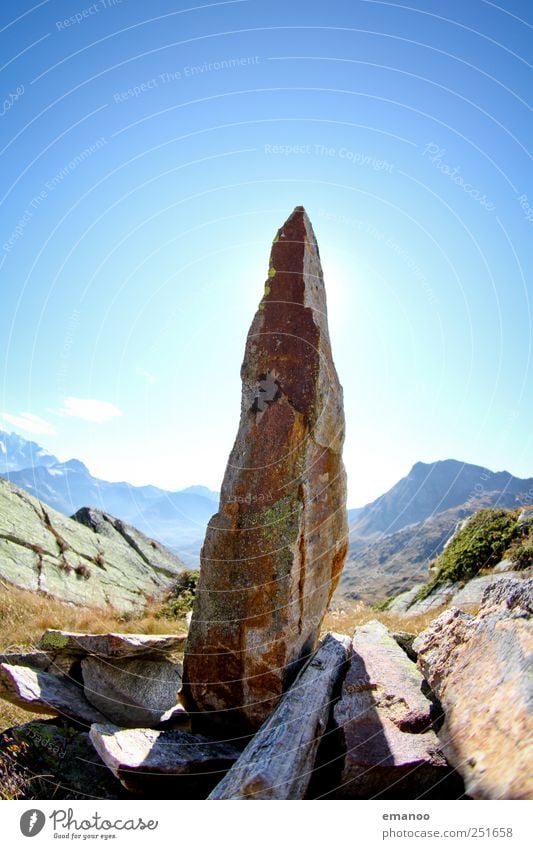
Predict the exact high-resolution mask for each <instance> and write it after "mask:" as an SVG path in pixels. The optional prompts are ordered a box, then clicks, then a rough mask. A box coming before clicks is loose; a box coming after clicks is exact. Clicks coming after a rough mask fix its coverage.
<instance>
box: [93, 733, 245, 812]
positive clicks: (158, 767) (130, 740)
mask: <svg viewBox="0 0 533 849" xmlns="http://www.w3.org/2000/svg"><path fill="white" fill-rule="evenodd" d="M89 736H90V739H91V742H92V744H93V746H94V748H95V749H96V751H97V752H98V754H99V756H100V757H101V759H102V760H103V762H104V763H105V764H106V766H107V767H108V768H109V769H110V770H111V772H112V773H113V775H115V776H116V777H117V778H118V779H119V781H120V782H121V783H122V784H123V786H124V787H125V788H126V789H128V790H129V791H130V792H132V793H135V794H138V795H150V796H151V797H152V798H175V796H174V794H176V793H178V794H179V796H178V798H188V797H190V798H205V797H206V796H207V795H208V793H209V791H210V790H211V789H212V788H213V786H214V785H215V784H216V783H217V782H218V781H219V780H220V779H221V777H222V776H223V775H224V774H225V773H226V772H227V771H228V769H229V768H230V767H231V766H232V765H233V763H234V762H235V761H236V759H237V758H238V756H239V751H238V750H237V749H235V748H234V747H233V746H231V745H230V744H229V743H221V742H218V741H217V740H212V739H210V738H207V737H203V736H200V735H193V734H189V733H187V732H185V731H176V730H170V731H156V730H154V729H151V728H135V729H121V728H119V727H117V726H115V725H109V724H96V725H93V726H92V728H91V730H90V735H89Z"/></svg>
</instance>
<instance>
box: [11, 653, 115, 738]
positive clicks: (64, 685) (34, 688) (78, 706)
mask: <svg viewBox="0 0 533 849" xmlns="http://www.w3.org/2000/svg"><path fill="white" fill-rule="evenodd" d="M0 698H3V699H6V701H8V702H11V703H12V704H14V705H17V706H18V707H21V708H24V709H25V710H29V711H32V712H33V713H48V714H57V715H58V716H63V717H67V718H69V719H73V720H76V721H77V722H80V723H83V724H90V723H92V722H102V721H105V717H104V716H103V715H102V714H101V713H100V712H99V711H98V710H96V708H94V707H93V706H92V705H91V704H89V702H88V701H87V699H86V698H85V696H84V695H83V690H82V689H81V687H80V685H79V684H77V683H76V682H75V681H73V680H72V679H69V678H67V677H65V676H59V675H51V674H50V673H49V672H42V671H40V670H38V669H30V668H29V667H28V666H11V665H10V664H8V663H1V664H0Z"/></svg>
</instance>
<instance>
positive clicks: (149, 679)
mask: <svg viewBox="0 0 533 849" xmlns="http://www.w3.org/2000/svg"><path fill="white" fill-rule="evenodd" d="M81 669H82V675H83V691H84V693H85V697H86V699H87V701H88V702H90V703H91V704H92V705H94V707H95V708H97V709H98V710H99V711H101V713H102V714H103V715H104V716H105V717H106V718H107V719H108V720H110V721H111V722H113V723H115V724H117V725H122V726H123V727H125V728H135V727H137V728H142V727H150V726H152V725H159V724H160V723H161V722H165V721H167V720H169V719H171V718H173V719H177V718H178V715H179V714H181V715H183V716H184V717H185V711H184V710H183V708H182V707H181V705H179V704H178V703H177V700H178V696H179V692H180V690H181V675H182V667H181V664H179V663H171V662H170V661H168V660H136V659H133V658H132V659H126V660H125V659H122V660H104V659H102V658H98V657H87V658H85V659H84V660H82V662H81Z"/></svg>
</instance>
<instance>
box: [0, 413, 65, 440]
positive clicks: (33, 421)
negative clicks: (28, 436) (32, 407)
mask: <svg viewBox="0 0 533 849" xmlns="http://www.w3.org/2000/svg"><path fill="white" fill-rule="evenodd" d="M1 418H2V421H5V422H8V423H9V424H10V425H13V426H14V427H18V428H20V430H24V431H26V432H27V433H37V434H47V435H48V436H53V434H55V432H56V429H55V427H54V426H53V425H51V424H50V423H49V422H46V421H45V420H44V419H41V418H40V416H34V415H33V413H21V414H20V415H19V416H13V415H11V413H2V416H1Z"/></svg>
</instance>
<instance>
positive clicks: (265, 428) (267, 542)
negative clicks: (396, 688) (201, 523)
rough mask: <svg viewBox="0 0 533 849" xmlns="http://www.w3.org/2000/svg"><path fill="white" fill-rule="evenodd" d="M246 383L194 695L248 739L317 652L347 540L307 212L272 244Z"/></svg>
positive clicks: (209, 560)
mask: <svg viewBox="0 0 533 849" xmlns="http://www.w3.org/2000/svg"><path fill="white" fill-rule="evenodd" d="M241 378H242V404H241V419H240V425H239V429H238V433H237V437H236V440H235V444H234V447H233V451H232V453H231V455H230V458H229V462H228V466H227V469H226V473H225V476H224V481H223V484H222V491H221V497H220V505H219V511H218V513H217V514H216V515H215V516H214V517H213V518H212V519H211V521H210V523H209V526H208V529H207V533H206V538H205V542H204V546H203V549H202V555H201V571H200V581H199V584H198V590H197V593H196V597H195V602H194V608H193V617H192V622H191V627H190V632H189V639H188V642H187V651H186V655H185V662H184V686H183V692H184V696H185V698H186V699H187V702H188V704H189V705H190V707H191V711H198V712H200V714H199V720H200V719H203V720H204V721H205V722H206V723H210V724H213V723H218V724H219V725H220V726H221V727H222V729H225V730H228V731H230V730H231V729H234V730H235V731H236V732H237V733H241V734H243V733H245V732H246V731H255V730H257V729H258V728H259V727H260V726H261V724H262V723H263V722H264V720H265V719H266V718H267V717H268V716H269V714H270V713H271V712H272V710H273V709H274V708H275V706H276V704H277V703H278V701H279V699H280V697H281V695H282V694H283V693H284V692H285V691H286V690H287V689H288V687H289V686H290V685H291V683H292V681H294V679H295V677H296V675H297V673H298V672H299V670H300V669H301V667H302V666H303V665H304V664H305V662H306V660H307V659H308V658H309V656H310V654H311V653H312V652H313V651H314V649H315V647H316V644H317V640H318V635H319V631H320V625H321V622H322V619H323V617H324V614H325V612H326V609H327V606H328V603H329V600H330V598H331V596H332V593H333V590H334V589H335V586H336V584H337V582H338V579H339V576H340V572H341V569H342V567H343V563H344V559H345V555H346V549H347V541H348V537H347V520H346V477H345V472H344V467H343V464H342V457H341V452H342V444H343V440H344V413H343V401H342V389H341V386H340V383H339V380H338V377H337V373H336V370H335V366H334V364H333V359H332V354H331V345H330V340H329V333H328V326H327V309H326V295H325V288H324V281H323V277H322V270H321V266H320V257H319V252H318V247H317V243H316V239H315V236H314V233H313V230H312V227H311V224H310V222H309V219H308V217H307V215H306V213H305V210H304V209H303V207H297V208H296V209H295V210H294V212H293V213H292V215H291V216H290V217H289V219H288V220H287V221H286V222H285V224H284V225H283V227H282V228H281V229H280V230H279V231H278V233H277V235H276V237H275V239H274V244H273V247H272V252H271V256H270V268H269V272H268V279H267V282H266V284H265V287H264V295H263V298H262V300H261V303H260V304H259V308H258V310H257V313H256V315H255V318H254V320H253V323H252V326H251V328H250V332H249V334H248V339H247V343H246V350H245V355H244V361H243V365H242V369H241ZM198 725H199V726H200V723H199V722H198ZM222 729H221V730H222Z"/></svg>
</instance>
